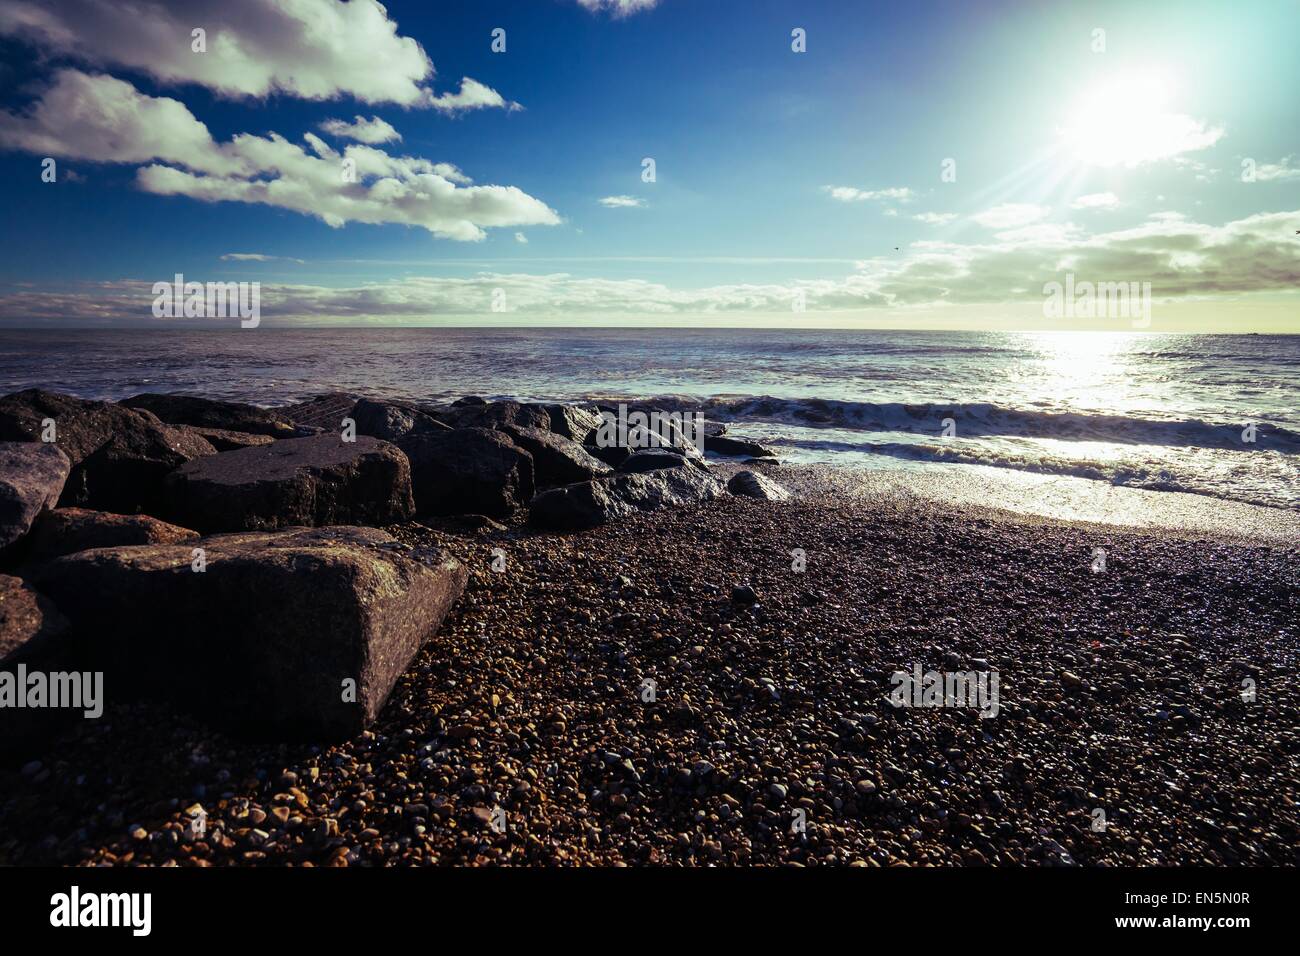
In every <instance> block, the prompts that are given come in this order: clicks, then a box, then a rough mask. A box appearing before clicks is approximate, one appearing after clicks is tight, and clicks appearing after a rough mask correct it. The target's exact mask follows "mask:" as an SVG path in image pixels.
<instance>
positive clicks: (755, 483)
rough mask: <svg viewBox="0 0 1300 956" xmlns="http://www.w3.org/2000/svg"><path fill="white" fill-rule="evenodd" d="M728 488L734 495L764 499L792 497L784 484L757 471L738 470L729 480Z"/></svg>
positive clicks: (772, 499)
mask: <svg viewBox="0 0 1300 956" xmlns="http://www.w3.org/2000/svg"><path fill="white" fill-rule="evenodd" d="M727 490H728V491H730V492H731V493H732V494H733V495H739V496H741V497H744V498H759V499H762V500H763V501H786V500H788V499H789V498H790V492H788V491H786V490H785V488H784V487H783V486H782V485H780V484H779V483H777V482H775V481H773V480H772V479H771V478H769V477H767V476H766V475H760V474H759V473H758V472H756V471H738V472H736V473H735V474H734V475H732V476H731V480H730V481H728V482H727Z"/></svg>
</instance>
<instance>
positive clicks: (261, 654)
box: [35, 527, 466, 742]
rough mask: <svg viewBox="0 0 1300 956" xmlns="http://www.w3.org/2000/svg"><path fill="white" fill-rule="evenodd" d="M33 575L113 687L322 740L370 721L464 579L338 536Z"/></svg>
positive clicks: (447, 563) (112, 554)
mask: <svg viewBox="0 0 1300 956" xmlns="http://www.w3.org/2000/svg"><path fill="white" fill-rule="evenodd" d="M196 547H197V548H201V549H202V553H203V555H204V561H205V564H204V569H203V570H202V571H196V570H194V560H195V559H194V556H193V554H194V548H196ZM35 577H36V583H37V586H38V587H40V588H41V590H42V591H43V592H44V593H46V594H48V595H50V596H51V597H52V598H53V599H54V601H55V602H56V603H57V604H58V605H59V607H60V609H61V610H63V611H64V613H66V614H67V616H68V617H69V618H70V619H71V621H72V622H73V624H74V625H75V631H74V634H75V635H77V638H76V639H77V640H78V641H81V642H84V647H81V648H79V651H80V653H82V654H83V655H84V657H85V659H86V660H87V661H89V662H90V663H89V665H88V666H93V667H94V668H96V669H100V670H103V671H104V672H105V679H106V683H107V684H108V685H109V686H112V687H114V688H115V690H114V693H115V694H127V693H132V694H151V695H160V696H164V697H166V698H168V699H171V700H174V701H176V702H178V703H179V704H181V705H182V706H184V707H186V708H188V709H191V710H193V711H195V712H197V713H198V714H200V715H201V716H204V717H206V718H207V719H209V720H211V721H212V722H214V723H216V724H218V725H219V726H221V727H224V728H226V729H230V730H233V731H235V732H237V733H241V734H244V735H248V736H253V737H256V738H259V739H277V740H310V741H316V742H329V741H335V740H342V739H346V738H348V737H351V736H353V735H355V734H356V733H358V732H360V731H361V730H362V729H363V728H364V727H365V726H366V725H367V724H368V723H369V722H370V721H372V720H373V719H374V718H375V717H376V715H377V714H378V713H379V711H380V709H381V708H382V707H383V704H384V701H385V700H386V699H387V698H388V694H389V692H390V691H391V690H392V688H393V685H394V684H395V683H396V682H397V679H398V677H400V676H401V674H402V672H403V671H405V670H406V668H407V666H408V665H409V664H410V662H411V659H412V658H413V657H414V656H415V654H416V653H417V652H418V651H419V649H420V647H421V646H422V645H423V644H424V642H425V641H426V640H428V638H429V637H430V636H431V635H432V634H433V633H434V632H435V631H437V629H438V627H439V626H441V624H442V622H443V620H444V619H445V618H446V616H447V614H448V612H449V611H450V610H451V608H452V606H453V605H454V603H455V602H456V600H457V599H458V598H459V597H460V594H461V591H462V590H463V589H464V587H465V580H466V571H465V568H464V566H463V565H462V564H461V563H460V562H458V561H456V560H455V559H454V558H451V557H449V556H447V555H446V554H445V553H442V552H439V551H436V550H413V549H411V548H410V547H409V546H407V545H403V544H401V543H400V542H398V541H396V540H394V539H393V538H392V536H391V535H388V534H386V533H384V532H382V531H378V530H376V529H371V528H340V527H332V528H306V529H304V528H298V529H293V530H288V531H278V532H259V533H246V534H233V535H217V536H212V537H207V538H201V539H199V540H197V541H189V542H185V543H182V544H171V545H146V546H141V547H127V548H104V549H97V550H94V551H83V552H80V553H79V554H73V555H68V556H66V557H62V558H57V559H55V560H54V561H50V562H48V563H47V564H43V565H41V566H40V568H39V569H38V570H37V571H36V573H35Z"/></svg>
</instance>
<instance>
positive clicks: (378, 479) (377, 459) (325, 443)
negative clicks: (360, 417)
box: [167, 433, 414, 533]
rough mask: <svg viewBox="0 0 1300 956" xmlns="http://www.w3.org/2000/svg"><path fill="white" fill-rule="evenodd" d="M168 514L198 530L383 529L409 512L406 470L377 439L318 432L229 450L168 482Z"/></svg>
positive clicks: (402, 461) (411, 506)
mask: <svg viewBox="0 0 1300 956" xmlns="http://www.w3.org/2000/svg"><path fill="white" fill-rule="evenodd" d="M167 481H168V498H169V502H170V509H169V511H170V514H171V516H172V517H173V518H174V519H175V520H176V521H177V522H179V523H180V524H183V525H184V526H186V527H189V528H195V529H197V530H199V531H202V532H205V533H207V532H213V531H256V530H269V529H272V528H287V527H292V526H301V525H328V524H362V525H385V524H392V523H393V522H397V521H405V520H406V519H408V518H409V517H411V515H412V514H413V513H414V502H413V501H412V498H411V468H410V465H409V464H408V462H407V460H406V456H405V455H403V454H402V453H401V452H400V451H398V449H397V448H396V447H395V446H393V445H390V444H389V443H388V442H383V441H380V440H379V439H377V438H369V437H366V436H364V435H363V436H359V437H358V438H357V440H356V441H354V442H346V441H343V439H342V437H341V436H340V435H336V434H330V433H323V434H320V435H314V436H312V437H311V438H289V439H282V440H280V441H276V442H272V443H271V444H270V445H265V446H262V447H258V448H244V449H241V450H240V451H226V452H222V453H221V454H219V455H212V456H209V457H207V458H202V459H199V460H198V461H193V462H190V463H189V464H187V465H184V466H182V467H181V468H178V469H177V470H176V471H175V472H173V473H172V474H171V475H169V476H168V479H167Z"/></svg>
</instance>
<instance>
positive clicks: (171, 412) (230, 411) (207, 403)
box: [119, 392, 297, 438]
mask: <svg viewBox="0 0 1300 956" xmlns="http://www.w3.org/2000/svg"><path fill="white" fill-rule="evenodd" d="M119 404H121V405H125V406H126V407H127V408H140V409H144V410H145V411H147V412H152V413H153V414H154V415H156V416H158V420H159V421H163V422H166V423H167V424H169V425H194V426H196V427H199V428H219V429H222V430H224V431H232V432H248V433H249V434H251V435H269V436H271V437H272V438H293V437H295V435H296V434H297V428H296V427H295V426H294V423H293V422H291V421H289V420H288V419H287V418H284V417H283V416H281V415H279V414H277V413H276V412H274V411H272V410H271V409H267V408H258V407H257V406H256V405H245V404H244V403H243V402H219V401H214V400H213V399H210V398H197V397H195V396H192V395H162V394H158V393H156V392H145V393H144V394H142V395H133V396H132V397H131V398H124V399H122V401H121V402H120V403H119Z"/></svg>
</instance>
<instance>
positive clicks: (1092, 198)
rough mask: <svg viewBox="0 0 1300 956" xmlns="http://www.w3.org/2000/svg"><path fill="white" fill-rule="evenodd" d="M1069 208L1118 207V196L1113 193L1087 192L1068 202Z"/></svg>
mask: <svg viewBox="0 0 1300 956" xmlns="http://www.w3.org/2000/svg"><path fill="white" fill-rule="evenodd" d="M1070 208H1071V209H1118V208H1119V197H1118V196H1116V195H1115V194H1114V193H1088V195H1086V196H1080V197H1079V198H1078V199H1076V200H1075V201H1074V202H1072V203H1070Z"/></svg>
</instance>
